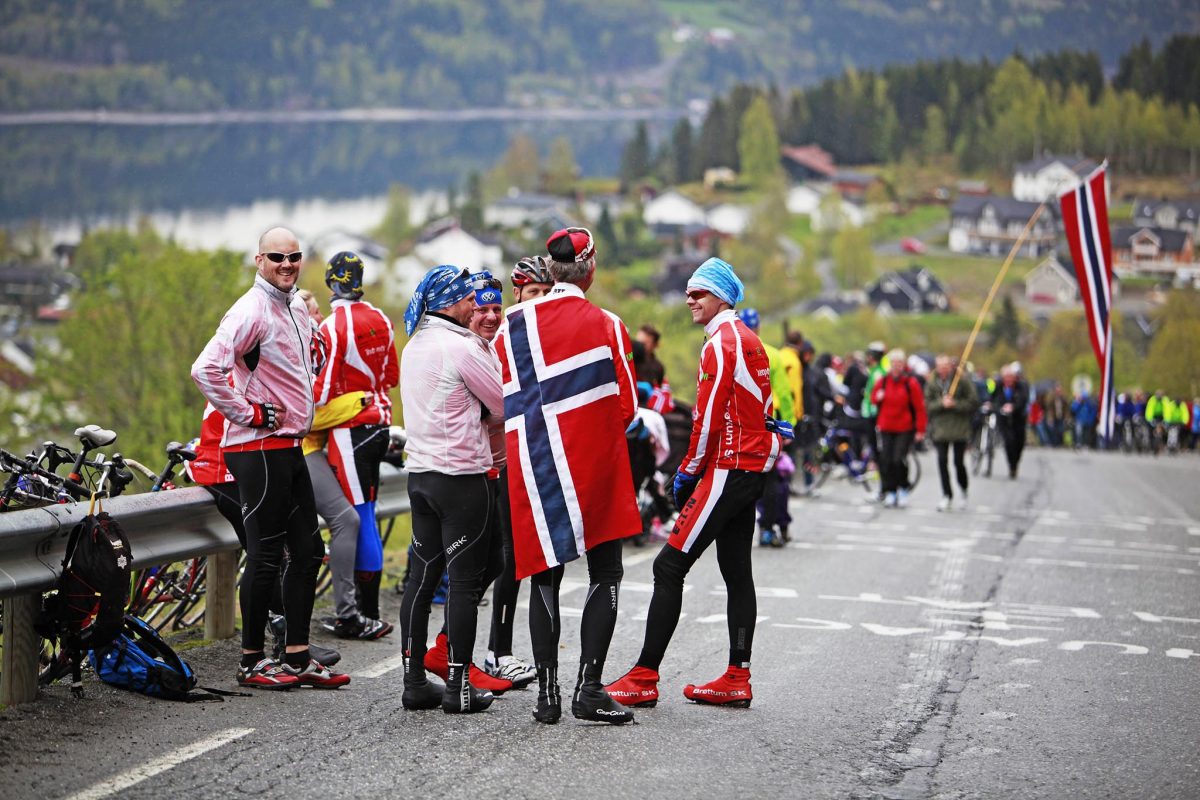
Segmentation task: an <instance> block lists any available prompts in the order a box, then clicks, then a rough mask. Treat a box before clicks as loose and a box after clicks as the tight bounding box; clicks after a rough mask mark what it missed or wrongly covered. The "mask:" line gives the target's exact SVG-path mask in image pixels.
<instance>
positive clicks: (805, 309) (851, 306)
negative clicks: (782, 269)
mask: <svg viewBox="0 0 1200 800" xmlns="http://www.w3.org/2000/svg"><path fill="white" fill-rule="evenodd" d="M860 305H862V304H861V303H860V302H859V301H858V300H855V299H853V298H849V297H838V296H837V295H827V296H823V297H814V298H813V299H812V300H808V301H806V302H805V303H804V304H803V305H802V306H800V313H802V314H815V313H817V312H818V311H820V310H822V309H828V310H829V312H831V313H833V314H835V315H837V316H842V315H844V314H850V313H852V312H853V311H855V310H856V309H857V308H858V307H859V306H860Z"/></svg>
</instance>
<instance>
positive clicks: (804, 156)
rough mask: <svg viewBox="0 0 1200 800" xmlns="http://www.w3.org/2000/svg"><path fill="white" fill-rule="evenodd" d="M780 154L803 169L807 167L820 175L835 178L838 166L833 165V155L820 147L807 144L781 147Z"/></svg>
mask: <svg viewBox="0 0 1200 800" xmlns="http://www.w3.org/2000/svg"><path fill="white" fill-rule="evenodd" d="M779 152H780V154H781V155H782V156H783V157H784V158H786V159H789V160H791V161H794V162H796V163H797V164H799V165H800V166H802V167H806V168H808V169H810V170H812V171H813V172H815V173H817V174H818V175H825V176H828V177H833V175H835V174H836V173H837V166H836V165H835V164H834V163H833V155H832V154H831V153H830V152H829V151H827V150H825V149H824V148H823V147H821V146H820V145H816V144H806V145H803V146H802V147H781V148H780V149H779Z"/></svg>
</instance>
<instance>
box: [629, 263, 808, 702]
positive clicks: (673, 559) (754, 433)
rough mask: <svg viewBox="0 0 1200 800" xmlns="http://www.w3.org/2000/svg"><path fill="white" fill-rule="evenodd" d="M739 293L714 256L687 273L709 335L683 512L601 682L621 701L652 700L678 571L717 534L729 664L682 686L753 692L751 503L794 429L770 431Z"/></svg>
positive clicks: (762, 363)
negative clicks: (643, 611)
mask: <svg viewBox="0 0 1200 800" xmlns="http://www.w3.org/2000/svg"><path fill="white" fill-rule="evenodd" d="M742 295H743V290H742V282H741V281H740V280H738V277H737V275H736V274H735V273H734V271H733V268H732V267H731V266H729V265H728V264H726V263H725V262H724V261H722V260H721V259H719V258H710V259H709V260H708V261H706V262H704V263H703V264H701V265H700V267H699V268H698V269H697V270H696V272H695V274H694V275H693V276H692V278H691V280H689V281H688V285H687V305H688V308H689V310H690V311H691V312H692V321H693V322H695V323H696V324H697V325H703V326H704V332H705V334H707V335H708V341H707V342H706V343H705V345H704V348H703V350H702V351H701V354H700V370H699V376H698V381H697V388H696V408H695V410H694V412H693V414H692V437H691V442H690V444H689V446H688V452H687V455H686V456H685V457H684V459H683V463H682V464H681V465H680V467H679V472H678V474H676V476H675V485H674V489H675V503H676V505H677V506H678V507H679V509H680V514H679V517H678V519H677V520H676V522H675V529H674V531H672V533H671V537H670V539H668V540H667V543H666V544H665V545H664V546H663V549H662V552H660V553H659V554H658V557H657V558H656V559H655V560H654V594H653V596H652V597H651V599H650V610H649V612H648V614H647V618H646V636H645V639H644V640H643V644H642V652H641V655H640V656H638V660H637V664H636V665H635V666H634V667H633V669H631V670H630V671H629V672H628V673H626V674H625V676H624V677H622V678H620V679H618V680H617V681H616V682H614V683H612V684H610V685H609V686H608V687H607V689H608V693H609V694H610V695H611V696H612V697H613V698H614V699H616V700H618V701H619V702H621V703H624V704H626V705H632V706H649V705H654V704H655V703H657V702H658V677H659V676H658V669H659V665H660V664H661V663H662V659H663V656H664V655H665V653H666V650H667V645H668V644H669V643H670V641H671V636H672V634H673V633H674V632H675V626H676V624H677V623H678V621H679V610H680V606H681V604H682V601H683V582H684V578H685V577H686V576H687V574H688V571H689V570H691V568H692V565H693V564H695V563H696V561H697V560H698V559H699V558H700V555H701V554H702V553H703V552H704V550H705V549H706V548H707V547H708V546H709V545H710V544H712V543H713V542H714V541H715V542H716V543H717V562H718V564H719V565H720V568H721V574H722V575H723V576H724V578H725V587H726V590H727V593H728V596H729V606H728V608H729V613H728V622H729V667H728V669H727V670H726V672H725V674H723V675H722V676H720V677H719V678H717V679H716V680H715V681H711V682H709V683H707V684H704V685H702V686H696V685H693V684H688V685H687V686H686V687H685V688H684V690H683V694H684V697H686V698H688V699H689V700H695V701H696V702H699V703H707V704H713V705H731V706H736V707H743V708H745V707H749V705H750V700H751V698H752V695H751V690H750V649H751V645H752V643H753V639H754V623H755V617H756V615H757V613H758V609H757V603H756V600H755V595H754V574H753V571H752V569H751V560H750V553H751V550H752V549H753V541H754V516H755V505H756V503H757V502H758V499H759V497H760V496H761V495H762V492H763V488H764V486H765V481H766V473H768V472H769V471H770V470H771V469H772V468H773V467H774V466H775V459H776V458H778V456H779V453H780V452H781V450H782V447H783V441H782V438H783V436H784V435H787V434H790V429H789V426H787V425H786V423H785V424H783V425H782V426H781V427H778V430H779V432H778V433H777V432H776V430H777V427H776V426H777V425H778V423H776V422H774V420H773V419H772V417H773V411H774V409H773V408H772V401H771V368H770V362H769V361H768V358H767V353H766V350H765V349H764V347H763V344H762V342H761V341H759V339H758V337H757V336H756V335H755V334H754V333H753V332H752V331H751V330H750V329H749V328H747V327H746V326H745V324H743V323H742V321H741V320H740V319H738V317H737V314H736V313H734V310H733V307H734V306H735V305H736V304H737V303H738V302H740V301H741V299H742ZM768 425H770V426H771V427H770V428H768Z"/></svg>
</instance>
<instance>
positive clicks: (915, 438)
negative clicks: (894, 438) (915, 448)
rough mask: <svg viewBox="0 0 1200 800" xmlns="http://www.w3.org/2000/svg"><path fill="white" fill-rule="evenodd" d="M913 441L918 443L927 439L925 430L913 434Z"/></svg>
mask: <svg viewBox="0 0 1200 800" xmlns="http://www.w3.org/2000/svg"><path fill="white" fill-rule="evenodd" d="M913 441H914V442H916V443H917V444H920V443H921V442H923V441H925V431H917V433H916V435H915V436H913Z"/></svg>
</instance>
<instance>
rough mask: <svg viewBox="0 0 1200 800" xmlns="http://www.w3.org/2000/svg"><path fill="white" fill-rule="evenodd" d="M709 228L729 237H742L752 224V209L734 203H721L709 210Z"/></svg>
mask: <svg viewBox="0 0 1200 800" xmlns="http://www.w3.org/2000/svg"><path fill="white" fill-rule="evenodd" d="M707 222H708V227H710V228H712V229H713V230H714V231H716V232H717V233H723V234H726V235H727V236H741V235H742V232H743V231H745V230H746V226H747V225H749V224H750V209H749V208H747V207H746V206H738V205H734V204H733V203H721V204H719V205H715V206H713V207H712V208H710V209H708V214H707Z"/></svg>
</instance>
